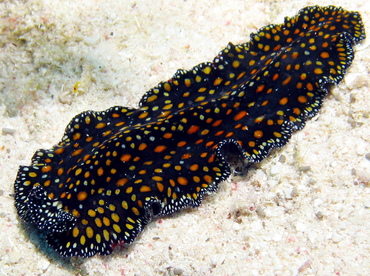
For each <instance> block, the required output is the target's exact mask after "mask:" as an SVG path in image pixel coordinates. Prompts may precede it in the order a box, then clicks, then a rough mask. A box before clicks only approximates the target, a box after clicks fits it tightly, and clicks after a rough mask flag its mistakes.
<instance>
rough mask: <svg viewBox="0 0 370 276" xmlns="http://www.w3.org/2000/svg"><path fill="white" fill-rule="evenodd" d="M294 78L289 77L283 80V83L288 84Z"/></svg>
mask: <svg viewBox="0 0 370 276" xmlns="http://www.w3.org/2000/svg"><path fill="white" fill-rule="evenodd" d="M291 80H292V76H289V77H287V78H286V79H285V80H283V81H282V83H281V84H282V85H287V84H288V83H290V81H291Z"/></svg>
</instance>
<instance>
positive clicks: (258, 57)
mask: <svg viewBox="0 0 370 276" xmlns="http://www.w3.org/2000/svg"><path fill="white" fill-rule="evenodd" d="M364 38H365V32H364V27H363V24H362V21H361V17H360V15H359V14H358V13H357V12H349V11H346V10H343V9H342V8H337V7H333V6H329V7H317V6H315V7H307V8H304V9H302V10H301V11H300V12H299V14H298V15H297V16H294V17H291V18H286V19H285V22H284V23H283V24H276V25H268V26H266V27H264V28H261V29H260V30H259V31H258V32H256V33H255V34H252V35H251V41H250V42H248V43H243V44H240V45H233V44H231V43H230V44H229V45H228V46H227V47H226V48H225V49H224V50H222V51H221V52H220V53H219V54H218V55H217V57H216V58H215V59H214V60H213V61H212V62H206V63H202V64H199V65H198V66H195V67H194V68H192V69H190V70H188V71H187V70H179V71H178V72H177V73H176V74H175V75H174V76H173V77H172V78H171V79H170V80H168V81H166V82H162V83H160V84H158V85H157V86H156V87H154V88H153V89H151V90H150V91H148V92H147V93H146V94H145V95H144V96H143V98H142V100H141V101H140V103H139V108H138V109H133V108H125V107H120V106H116V107H112V108H110V109H108V110H106V111H102V112H94V111H86V112H83V113H81V114H79V115H77V116H76V117H75V118H73V119H72V121H71V122H70V124H69V125H68V126H67V128H66V131H65V135H64V136H63V138H62V140H61V141H60V142H59V143H58V144H57V145H56V146H54V147H53V148H52V149H50V150H39V151H37V152H36V153H35V155H34V156H33V158H32V164H31V165H30V166H21V167H20V169H19V172H18V175H17V178H16V181H15V184H14V187H15V205H16V208H17V211H18V214H19V216H20V217H21V218H22V219H23V220H25V221H27V222H30V223H33V224H35V225H36V226H37V227H38V228H39V229H40V230H42V231H45V232H46V233H47V242H48V243H49V244H50V246H51V247H52V248H53V249H55V250H56V251H57V252H59V253H60V254H61V255H63V256H68V257H72V256H81V257H90V256H93V255H95V254H101V255H107V254H110V253H111V252H112V250H113V248H114V247H115V246H116V245H118V244H121V243H125V244H129V243H132V242H133V241H134V240H135V238H136V237H137V235H138V234H139V233H140V232H141V231H142V230H143V229H144V227H145V225H146V224H147V223H149V221H150V220H151V219H152V217H154V216H159V215H166V214H170V213H173V212H176V211H178V210H180V209H182V208H185V207H196V206H198V205H199V204H200V203H201V201H202V198H203V196H204V195H207V194H209V193H211V192H214V191H216V190H217V188H218V185H219V183H220V182H221V181H223V180H225V179H226V178H227V177H228V176H229V175H230V168H229V164H228V163H227V161H226V160H225V156H224V150H225V149H226V147H225V145H234V147H235V148H236V149H237V150H238V151H239V152H240V155H242V156H243V157H244V158H245V159H246V160H247V161H249V162H259V161H261V160H262V159H263V158H264V157H266V156H267V155H268V154H269V152H270V151H271V150H272V149H274V148H279V147H281V146H283V145H285V144H286V143H287V142H288V140H289V138H290V136H291V135H292V133H293V132H295V131H297V130H299V129H301V128H303V127H304V124H305V122H306V121H307V120H308V119H309V118H311V117H313V116H314V115H316V114H317V112H318V110H319V109H320V107H321V104H322V100H323V98H324V97H325V95H327V93H328V91H329V88H330V86H331V85H333V84H337V83H338V82H339V81H340V80H342V78H343V76H344V74H345V71H346V70H347V68H348V66H349V65H350V64H351V62H352V60H353V57H354V54H353V48H352V46H353V45H354V44H356V43H358V42H360V41H361V40H363V39H364Z"/></svg>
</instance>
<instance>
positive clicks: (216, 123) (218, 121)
mask: <svg viewBox="0 0 370 276" xmlns="http://www.w3.org/2000/svg"><path fill="white" fill-rule="evenodd" d="M221 124H222V120H217V121H215V122H214V123H213V124H212V126H213V127H218V126H219V125H221Z"/></svg>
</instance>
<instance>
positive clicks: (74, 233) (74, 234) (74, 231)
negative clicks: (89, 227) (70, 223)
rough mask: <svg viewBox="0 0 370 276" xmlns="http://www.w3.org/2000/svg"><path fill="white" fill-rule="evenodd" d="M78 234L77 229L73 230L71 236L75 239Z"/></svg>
mask: <svg viewBox="0 0 370 276" xmlns="http://www.w3.org/2000/svg"><path fill="white" fill-rule="evenodd" d="M79 233H80V230H78V228H77V227H75V228H73V230H72V235H73V237H74V238H77V237H78V234H79Z"/></svg>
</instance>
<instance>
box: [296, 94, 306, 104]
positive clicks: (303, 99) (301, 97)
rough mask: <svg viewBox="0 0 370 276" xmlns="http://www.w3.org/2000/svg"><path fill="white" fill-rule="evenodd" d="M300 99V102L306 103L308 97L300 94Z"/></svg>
mask: <svg viewBox="0 0 370 276" xmlns="http://www.w3.org/2000/svg"><path fill="white" fill-rule="evenodd" d="M298 101H299V102H300V103H306V102H307V98H306V97H305V96H299V97H298Z"/></svg>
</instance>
